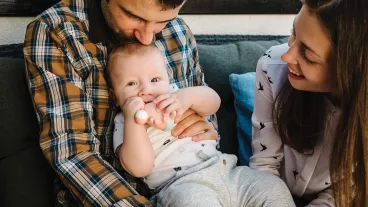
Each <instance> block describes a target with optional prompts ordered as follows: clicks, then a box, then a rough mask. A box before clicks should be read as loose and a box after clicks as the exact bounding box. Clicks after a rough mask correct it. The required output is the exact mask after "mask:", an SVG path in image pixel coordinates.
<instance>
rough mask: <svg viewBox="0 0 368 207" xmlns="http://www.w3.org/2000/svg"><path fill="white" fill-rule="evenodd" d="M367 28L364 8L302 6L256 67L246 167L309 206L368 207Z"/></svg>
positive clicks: (357, 2)
mask: <svg viewBox="0 0 368 207" xmlns="http://www.w3.org/2000/svg"><path fill="white" fill-rule="evenodd" d="M367 24H368V1H366V0H304V1H303V7H302V9H301V11H300V12H299V14H298V15H297V16H296V18H295V21H294V25H293V32H292V35H291V36H290V39H289V41H288V45H280V46H275V47H272V48H271V49H270V50H268V51H267V53H266V54H267V55H265V56H263V57H262V58H261V59H260V61H259V63H258V66H257V75H256V76H257V77H256V85H257V90H256V96H255V104H254V114H253V116H252V123H253V141H252V147H253V153H254V155H253V156H252V157H251V159H250V166H251V167H252V168H255V169H257V170H260V171H264V172H268V173H272V174H275V175H277V176H280V177H281V178H282V179H283V180H284V181H285V182H286V184H287V186H288V187H289V189H290V191H291V192H292V194H293V195H294V196H296V197H300V198H303V199H306V200H308V202H309V204H308V206H335V205H336V206H367V205H368V192H367V189H366V188H367V185H368V180H367V179H368V177H367V173H368V169H367V165H368V164H367V162H368V161H367V159H368V109H367V107H368V29H367ZM285 63H286V64H285Z"/></svg>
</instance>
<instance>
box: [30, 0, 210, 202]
mask: <svg viewBox="0 0 368 207" xmlns="http://www.w3.org/2000/svg"><path fill="white" fill-rule="evenodd" d="M183 3H184V0H102V1H101V2H100V1H99V0H63V1H61V2H59V3H58V4H56V5H54V6H53V7H51V8H50V9H48V10H46V11H45V12H43V13H42V14H40V15H39V16H37V17H36V19H35V20H34V21H33V22H31V23H30V24H29V25H28V28H27V33H26V38H25V43H24V56H25V63H26V68H27V75H28V80H29V88H30V92H31V95H32V98H33V100H34V104H35V109H36V112H37V116H38V120H39V123H40V126H41V132H40V146H41V149H42V151H43V153H44V155H45V157H46V158H47V160H48V161H49V163H50V164H51V166H52V167H53V168H54V170H55V171H56V172H57V174H58V175H59V177H60V178H61V180H62V182H63V183H64V184H65V185H66V186H67V187H68V189H69V190H70V191H71V192H72V194H73V195H74V198H76V200H78V202H80V205H84V206H144V205H146V206H149V205H150V204H149V202H148V201H147V199H146V198H145V197H143V196H141V195H139V194H138V193H137V191H136V190H135V189H134V188H133V187H131V185H129V184H128V182H127V181H126V180H125V179H123V177H122V176H121V174H119V173H118V172H117V171H116V169H119V164H118V163H119V162H118V161H117V159H116V157H115V156H114V152H113V150H112V129H113V127H114V126H113V119H114V116H115V115H116V113H117V112H118V110H119V109H118V108H116V107H115V106H114V104H113V101H112V94H111V92H110V91H109V89H108V83H107V76H106V71H105V68H106V60H107V56H108V54H109V52H110V51H111V49H112V47H113V46H114V45H116V44H120V43H123V42H126V41H137V40H138V41H139V42H141V43H142V44H145V45H148V44H151V43H152V42H154V44H155V45H156V46H157V47H158V48H160V49H161V50H165V54H167V55H166V57H165V58H166V63H167V66H168V68H169V69H170V70H171V71H172V76H171V82H175V83H176V84H177V85H178V86H179V87H188V86H194V85H204V84H205V83H204V78H203V74H202V71H201V68H200V66H199V64H198V50H197V46H196V43H195V40H194V37H193V35H192V33H191V31H190V30H189V28H188V27H187V25H186V24H185V23H184V22H183V20H182V19H180V18H178V17H177V15H178V12H179V10H180V8H181V7H182V5H183ZM183 117H184V118H183V119H182V120H181V122H180V123H179V124H178V125H177V126H176V127H175V128H174V129H173V131H172V134H173V135H174V136H179V138H181V137H185V136H192V135H194V134H196V133H198V132H200V131H205V132H204V133H203V134H199V135H196V136H194V139H195V140H202V139H217V132H216V130H215V126H216V124H215V121H213V120H214V117H212V118H211V122H212V123H211V122H209V121H207V120H206V119H203V118H202V117H200V116H198V115H197V114H195V113H194V112H193V111H187V112H186V113H185V114H184V116H183ZM137 164H139V163H137ZM134 187H138V186H137V185H135V186H134ZM65 193H68V191H60V192H58V196H61V197H63V195H64V194H65ZM58 200H59V201H60V202H61V203H62V202H63V201H62V200H63V199H62V198H60V197H59V199H58Z"/></svg>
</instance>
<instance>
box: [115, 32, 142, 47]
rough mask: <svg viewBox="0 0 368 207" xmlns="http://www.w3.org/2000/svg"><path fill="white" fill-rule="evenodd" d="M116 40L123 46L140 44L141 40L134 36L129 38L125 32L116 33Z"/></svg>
mask: <svg viewBox="0 0 368 207" xmlns="http://www.w3.org/2000/svg"><path fill="white" fill-rule="evenodd" d="M114 40H115V41H117V42H119V43H121V44H130V43H140V42H139V40H138V39H137V38H136V37H135V36H134V35H133V36H128V35H126V34H125V33H124V32H123V31H121V32H115V31H114Z"/></svg>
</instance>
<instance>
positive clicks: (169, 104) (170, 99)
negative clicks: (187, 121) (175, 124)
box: [153, 94, 182, 120]
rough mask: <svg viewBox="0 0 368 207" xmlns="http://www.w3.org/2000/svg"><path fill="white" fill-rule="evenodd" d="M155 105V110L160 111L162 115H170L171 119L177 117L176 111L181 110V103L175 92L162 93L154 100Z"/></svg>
mask: <svg viewBox="0 0 368 207" xmlns="http://www.w3.org/2000/svg"><path fill="white" fill-rule="evenodd" d="M153 102H154V103H155V104H156V105H157V110H158V111H160V112H161V113H162V114H163V115H164V117H168V116H170V118H171V119H172V120H175V119H176V118H180V117H178V116H177V115H178V112H179V111H181V106H182V105H181V103H180V101H179V99H178V98H177V97H176V95H175V94H162V95H160V96H158V97H157V98H156V99H155V100H154V101H153Z"/></svg>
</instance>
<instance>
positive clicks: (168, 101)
mask: <svg viewBox="0 0 368 207" xmlns="http://www.w3.org/2000/svg"><path fill="white" fill-rule="evenodd" d="M175 100H176V97H175V96H172V97H170V98H168V99H165V100H163V101H161V102H160V103H159V104H158V105H157V109H158V111H162V110H164V109H165V108H167V107H168V106H169V105H171V104H173V103H174V102H175ZM171 111H173V110H171ZM171 111H170V112H171ZM167 114H169V113H167Z"/></svg>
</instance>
